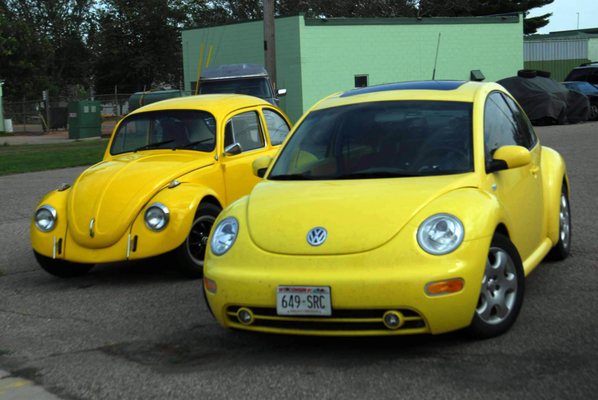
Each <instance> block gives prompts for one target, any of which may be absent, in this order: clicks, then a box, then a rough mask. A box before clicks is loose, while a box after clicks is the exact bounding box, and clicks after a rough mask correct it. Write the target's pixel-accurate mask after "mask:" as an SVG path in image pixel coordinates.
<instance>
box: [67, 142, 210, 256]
mask: <svg viewBox="0 0 598 400" xmlns="http://www.w3.org/2000/svg"><path fill="white" fill-rule="evenodd" d="M213 163H214V159H213V157H211V155H208V154H204V153H198V152H191V151H178V150H177V151H169V152H164V151H163V150H162V151H159V152H158V151H147V152H139V153H126V154H123V155H121V156H118V157H115V158H112V159H110V160H107V161H103V162H100V163H98V164H96V165H94V166H92V167H90V168H89V169H87V170H85V172H83V174H81V176H79V178H77V180H76V182H75V183H74V184H73V187H72V188H71V191H70V193H69V199H68V207H67V214H68V221H69V230H70V232H71V235H72V237H73V238H74V240H75V241H76V242H77V243H79V244H80V245H81V246H84V247H89V248H102V247H107V246H111V245H113V244H114V243H116V242H117V241H118V240H119V239H120V238H121V237H122V236H123V235H124V234H125V233H126V231H127V230H128V228H129V226H130V225H131V223H132V222H133V220H134V219H135V217H136V216H137V214H138V213H139V212H140V210H141V209H142V207H143V206H144V205H145V204H146V203H147V202H148V201H150V199H151V198H152V197H153V196H154V195H155V194H156V193H157V192H158V191H160V190H161V189H162V188H164V187H165V186H166V185H168V183H169V182H170V181H172V180H173V179H176V178H179V177H180V176H182V175H184V174H186V173H188V172H191V171H193V170H195V169H199V168H203V167H205V166H207V165H210V164H213ZM92 218H93V219H94V222H93V235H92V233H91V231H92V229H90V225H91V224H92V222H91V220H92Z"/></svg>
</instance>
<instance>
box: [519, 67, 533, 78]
mask: <svg viewBox="0 0 598 400" xmlns="http://www.w3.org/2000/svg"><path fill="white" fill-rule="evenodd" d="M517 76H518V77H520V78H535V77H536V76H538V72H537V71H536V70H535V69H520V70H519V71H517Z"/></svg>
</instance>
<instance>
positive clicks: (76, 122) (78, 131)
mask: <svg viewBox="0 0 598 400" xmlns="http://www.w3.org/2000/svg"><path fill="white" fill-rule="evenodd" d="M101 111H102V103H100V102H99V101H92V100H82V101H72V102H70V103H69V105H68V112H69V118H68V125H69V139H83V138H88V137H96V136H101V134H102V113H101Z"/></svg>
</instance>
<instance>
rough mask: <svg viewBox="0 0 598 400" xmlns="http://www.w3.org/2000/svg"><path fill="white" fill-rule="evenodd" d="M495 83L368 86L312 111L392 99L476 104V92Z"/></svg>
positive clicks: (336, 96)
mask: <svg viewBox="0 0 598 400" xmlns="http://www.w3.org/2000/svg"><path fill="white" fill-rule="evenodd" d="M489 86H492V88H493V89H499V88H500V86H499V85H496V84H494V83H486V82H469V81H411V82H398V83H389V84H384V85H376V86H369V87H366V88H358V89H352V90H348V91H346V92H340V93H335V94H333V95H331V96H328V97H327V98H325V99H324V100H322V101H321V102H320V103H318V104H316V105H315V106H314V107H313V109H312V110H318V109H324V108H330V107H337V106H342V105H349V104H357V103H364V102H372V101H390V100H439V101H462V102H473V101H474V99H475V97H476V95H477V93H478V92H479V91H480V90H482V89H483V88H488V87H489Z"/></svg>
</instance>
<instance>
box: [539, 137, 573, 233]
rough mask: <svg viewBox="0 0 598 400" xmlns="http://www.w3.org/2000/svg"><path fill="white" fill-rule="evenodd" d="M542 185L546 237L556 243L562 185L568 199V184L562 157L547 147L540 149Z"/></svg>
mask: <svg viewBox="0 0 598 400" xmlns="http://www.w3.org/2000/svg"><path fill="white" fill-rule="evenodd" d="M542 183H543V195H544V206H545V220H546V236H547V237H548V238H549V239H550V240H551V241H552V243H553V244H554V243H556V242H557V241H558V237H559V211H560V204H561V192H562V190H563V185H565V187H566V190H567V197H570V190H571V189H570V188H571V186H570V182H569V177H568V176H567V168H566V165H565V160H564V159H563V157H562V156H561V155H560V154H559V153H558V152H556V151H555V150H553V149H551V148H549V147H543V148H542Z"/></svg>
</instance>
